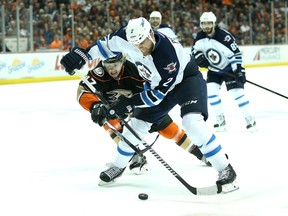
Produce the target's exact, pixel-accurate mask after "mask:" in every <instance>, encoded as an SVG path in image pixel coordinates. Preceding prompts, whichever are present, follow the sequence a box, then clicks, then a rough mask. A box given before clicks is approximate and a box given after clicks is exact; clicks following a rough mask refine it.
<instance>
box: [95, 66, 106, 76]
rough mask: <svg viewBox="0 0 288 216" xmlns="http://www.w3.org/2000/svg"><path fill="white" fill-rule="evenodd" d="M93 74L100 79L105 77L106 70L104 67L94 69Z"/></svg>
mask: <svg viewBox="0 0 288 216" xmlns="http://www.w3.org/2000/svg"><path fill="white" fill-rule="evenodd" d="M93 73H94V74H95V75H96V76H98V77H103V76H104V70H103V68H102V67H97V68H95V69H93Z"/></svg>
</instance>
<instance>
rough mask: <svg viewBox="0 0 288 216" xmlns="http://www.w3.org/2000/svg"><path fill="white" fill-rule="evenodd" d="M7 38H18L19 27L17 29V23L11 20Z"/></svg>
mask: <svg viewBox="0 0 288 216" xmlns="http://www.w3.org/2000/svg"><path fill="white" fill-rule="evenodd" d="M7 36H8V37H9V36H17V27H16V21H15V20H11V21H10V23H9V28H8V29H7Z"/></svg>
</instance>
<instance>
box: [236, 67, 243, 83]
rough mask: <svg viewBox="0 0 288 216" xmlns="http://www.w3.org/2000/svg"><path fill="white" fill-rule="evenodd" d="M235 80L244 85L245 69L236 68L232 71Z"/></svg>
mask: <svg viewBox="0 0 288 216" xmlns="http://www.w3.org/2000/svg"><path fill="white" fill-rule="evenodd" d="M234 74H235V77H236V79H238V80H239V81H240V82H241V83H242V84H244V83H246V75H245V69H244V68H243V67H241V66H237V69H236V70H235V71H234Z"/></svg>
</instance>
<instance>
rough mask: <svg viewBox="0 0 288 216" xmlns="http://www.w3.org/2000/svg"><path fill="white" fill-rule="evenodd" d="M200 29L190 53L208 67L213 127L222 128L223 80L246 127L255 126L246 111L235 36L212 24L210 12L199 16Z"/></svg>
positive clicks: (223, 118)
mask: <svg viewBox="0 0 288 216" xmlns="http://www.w3.org/2000/svg"><path fill="white" fill-rule="evenodd" d="M200 27H201V29H202V31H200V32H198V33H197V36H196V39H195V40H194V44H193V47H192V54H193V55H194V58H195V59H196V61H197V63H198V65H199V66H200V67H204V68H208V72H207V89H208V100H209V103H210V105H211V107H212V110H213V111H214V112H215V116H216V124H215V125H214V128H215V129H216V131H225V130H226V121H225V116H224V112H223V108H222V102H221V97H220V88H221V85H222V83H223V82H225V85H226V88H227V90H228V91H229V92H230V93H231V95H232V97H233V98H234V99H235V101H236V103H237V104H238V107H239V108H240V110H241V112H242V114H243V116H244V118H245V120H246V128H247V129H248V130H249V131H251V132H253V131H255V130H256V121H255V118H254V117H253V116H252V114H251V112H250V104H249V100H248V98H247V96H246V95H245V91H244V84H245V82H246V75H245V69H244V67H243V63H242V54H241V52H240V50H239V48H238V46H237V43H236V41H235V38H234V37H233V35H232V34H230V33H229V32H227V31H226V30H223V29H220V28H219V27H218V26H217V25H216V16H215V15H214V13H213V12H204V13H203V14H202V15H201V17H200Z"/></svg>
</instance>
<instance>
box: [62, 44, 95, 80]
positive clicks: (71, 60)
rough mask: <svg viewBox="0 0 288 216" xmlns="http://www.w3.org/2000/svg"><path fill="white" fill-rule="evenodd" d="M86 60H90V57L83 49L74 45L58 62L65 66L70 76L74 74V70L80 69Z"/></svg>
mask: <svg viewBox="0 0 288 216" xmlns="http://www.w3.org/2000/svg"><path fill="white" fill-rule="evenodd" d="M88 60H91V57H90V55H89V54H88V53H87V52H86V50H85V49H83V48H80V47H74V48H73V49H72V50H71V51H70V52H69V53H68V54H66V55H65V56H64V57H63V58H62V59H61V61H60V63H61V64H62V65H63V66H64V67H65V71H66V72H67V73H68V74H69V75H71V76H72V75H74V74H75V72H74V70H75V69H78V70H79V69H81V67H82V66H83V65H85V64H86V62H87V61H88Z"/></svg>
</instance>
